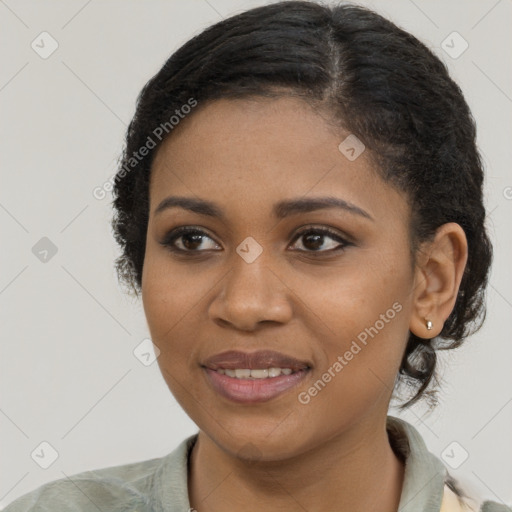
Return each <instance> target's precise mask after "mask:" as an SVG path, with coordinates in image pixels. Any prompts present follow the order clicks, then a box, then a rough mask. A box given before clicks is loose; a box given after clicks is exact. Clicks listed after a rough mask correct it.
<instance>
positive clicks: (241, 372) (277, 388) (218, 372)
mask: <svg viewBox="0 0 512 512" xmlns="http://www.w3.org/2000/svg"><path fill="white" fill-rule="evenodd" d="M201 366H202V367H203V370H204V371H205V372H206V375H207V377H208V381H209V383H210V384H211V385H212V387H213V389H214V390H215V391H216V392H217V393H219V394H220V395H221V396H223V397H224V398H227V399H228V400H230V401H232V402H236V403H246V404H250V403H259V402H267V401H269V400H272V399H274V398H276V397H277V396H279V395H282V394H283V393H285V392H286V391H290V390H292V389H293V388H294V387H296V386H297V385H299V384H300V383H301V382H302V381H303V380H304V379H305V377H306V375H307V374H308V373H309V371H310V370H311V364H310V363H309V362H308V361H300V360H298V359H295V358H293V357H291V356H287V355H284V354H281V353H279V352H274V351H259V352H253V353H246V352H238V351H229V352H223V353H222V354H218V355H216V356H214V357H211V358H210V359H208V360H207V361H206V362H205V363H204V364H203V365H201Z"/></svg>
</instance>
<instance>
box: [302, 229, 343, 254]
mask: <svg viewBox="0 0 512 512" xmlns="http://www.w3.org/2000/svg"><path fill="white" fill-rule="evenodd" d="M326 238H330V239H331V240H334V241H336V242H338V243H337V244H336V243H332V242H331V243H330V244H327V245H328V247H327V249H325V245H326V244H325V239H326ZM300 239H303V240H304V242H305V243H304V242H302V245H303V247H305V249H306V252H328V251H335V250H341V249H343V248H344V247H346V246H347V245H350V244H349V242H347V241H346V240H344V239H343V238H341V237H340V236H339V235H338V234H337V233H335V232H333V231H330V230H329V229H325V228H310V229H307V230H304V231H302V232H300V233H298V234H297V236H296V237H295V238H294V241H295V240H300ZM322 247H324V249H325V250H321V249H322ZM299 250H303V249H299Z"/></svg>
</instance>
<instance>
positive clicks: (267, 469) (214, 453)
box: [189, 417, 404, 512]
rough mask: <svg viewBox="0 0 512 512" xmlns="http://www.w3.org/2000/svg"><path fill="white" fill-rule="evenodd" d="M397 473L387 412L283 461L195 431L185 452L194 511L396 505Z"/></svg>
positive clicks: (382, 510) (390, 510) (384, 509)
mask: <svg viewBox="0 0 512 512" xmlns="http://www.w3.org/2000/svg"><path fill="white" fill-rule="evenodd" d="M403 476H404V466H403V464H402V462H401V461H400V460H399V459H398V458H397V457H396V455H395V453H394V452H393V450H392V448H391V446H390V444H389V439H388V435H387V432H386V418H385V417H384V419H383V420H382V421H381V422H379V424H378V425H372V426H370V425H360V424H358V425H357V426H355V427H354V428H352V429H350V430H349V431H345V432H343V434H341V435H337V436H334V437H332V438H331V439H329V440H328V441H326V442H325V443H324V444H323V445H321V446H316V447H315V448H314V449H312V450H310V451H308V452H305V453H302V454H301V455H299V456H296V457H294V458H293V459H287V460H281V461H257V462H251V461H246V460H242V459H240V458H237V457H234V456H232V455H231V454H229V453H226V452H225V451H223V450H222V449H221V448H219V446H218V445H216V444H215V443H214V442H213V441H212V440H211V439H210V438H209V437H208V436H207V435H206V434H205V433H204V432H203V431H200V432H199V436H198V439H197V441H196V444H195V446H194V448H193V450H192V454H191V457H190V473H189V496H190V504H191V506H192V507H193V508H195V509H196V510H198V511H200V512H209V511H212V512H213V511H214V510H215V511H216V510H233V509H236V508H237V507H240V509H241V510H244V512H252V511H253V510H254V511H256V510H258V511H261V510H267V511H268V512H273V511H274V510H275V511H278V510H280V511H282V510H287V511H295V510H297V511H301V512H304V510H308V511H309V512H314V511H317V510H318V511H320V510H339V511H351V512H359V511H361V512H363V511H367V510H372V511H375V512H396V511H397V510H398V505H399V502H400V494H401V490H402V484H403Z"/></svg>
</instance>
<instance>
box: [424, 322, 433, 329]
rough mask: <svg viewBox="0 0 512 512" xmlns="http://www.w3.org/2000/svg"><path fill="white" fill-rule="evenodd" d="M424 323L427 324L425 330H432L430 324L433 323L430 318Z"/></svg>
mask: <svg viewBox="0 0 512 512" xmlns="http://www.w3.org/2000/svg"><path fill="white" fill-rule="evenodd" d="M425 325H426V326H427V330H428V331H431V330H432V326H433V324H432V322H431V321H430V320H427V321H426V322H425Z"/></svg>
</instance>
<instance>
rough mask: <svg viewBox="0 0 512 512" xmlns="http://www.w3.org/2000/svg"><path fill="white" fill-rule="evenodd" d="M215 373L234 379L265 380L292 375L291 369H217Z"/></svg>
mask: <svg viewBox="0 0 512 512" xmlns="http://www.w3.org/2000/svg"><path fill="white" fill-rule="evenodd" d="M217 372H218V373H220V374H221V375H227V376H228V377H235V378H236V379H249V378H252V379H267V378H271V377H279V376H280V375H290V374H291V373H293V371H292V369H291V368H261V369H260V368H258V369H254V370H251V369H250V368H240V369H238V368H237V369H236V370H229V369H227V368H226V369H224V368H219V369H218V370H217Z"/></svg>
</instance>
